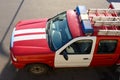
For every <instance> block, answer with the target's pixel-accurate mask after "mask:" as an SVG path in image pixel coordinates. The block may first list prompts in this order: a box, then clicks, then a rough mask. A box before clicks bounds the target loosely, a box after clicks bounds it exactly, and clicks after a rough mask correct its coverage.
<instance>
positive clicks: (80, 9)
mask: <svg viewBox="0 0 120 80" xmlns="http://www.w3.org/2000/svg"><path fill="white" fill-rule="evenodd" d="M76 12H77V14H78V15H80V14H87V9H86V7H85V6H77V7H76Z"/></svg>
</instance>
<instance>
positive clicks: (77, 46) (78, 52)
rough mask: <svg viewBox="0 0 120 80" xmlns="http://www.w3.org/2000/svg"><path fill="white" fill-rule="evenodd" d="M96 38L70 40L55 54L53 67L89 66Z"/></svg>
mask: <svg viewBox="0 0 120 80" xmlns="http://www.w3.org/2000/svg"><path fill="white" fill-rule="evenodd" d="M95 43H96V37H79V38H75V39H73V40H71V41H70V42H68V43H67V44H66V45H64V46H63V47H62V48H60V49H59V50H58V51H57V52H56V54H55V62H54V65H55V67H87V66H89V65H90V63H91V61H92V58H93V52H94V48H95Z"/></svg>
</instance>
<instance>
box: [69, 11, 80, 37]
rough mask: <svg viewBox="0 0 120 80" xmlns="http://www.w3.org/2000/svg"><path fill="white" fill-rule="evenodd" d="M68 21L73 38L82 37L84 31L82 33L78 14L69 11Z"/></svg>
mask: <svg viewBox="0 0 120 80" xmlns="http://www.w3.org/2000/svg"><path fill="white" fill-rule="evenodd" d="M67 20H68V25H69V29H70V32H71V35H72V37H73V38H75V37H78V36H81V33H82V31H81V26H80V24H79V23H80V21H79V18H78V15H77V14H76V12H75V11H73V10H68V11H67Z"/></svg>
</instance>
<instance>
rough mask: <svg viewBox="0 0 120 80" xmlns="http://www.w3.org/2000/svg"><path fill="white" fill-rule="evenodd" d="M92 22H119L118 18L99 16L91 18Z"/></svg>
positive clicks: (119, 18)
mask: <svg viewBox="0 0 120 80" xmlns="http://www.w3.org/2000/svg"><path fill="white" fill-rule="evenodd" d="M92 21H120V17H112V16H111V17H109V16H105V17H100V16H95V17H93V19H92Z"/></svg>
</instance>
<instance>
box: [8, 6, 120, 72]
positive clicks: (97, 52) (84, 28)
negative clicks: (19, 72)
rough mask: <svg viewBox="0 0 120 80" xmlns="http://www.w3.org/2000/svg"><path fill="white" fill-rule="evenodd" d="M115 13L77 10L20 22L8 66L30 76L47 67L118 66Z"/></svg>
mask: <svg viewBox="0 0 120 80" xmlns="http://www.w3.org/2000/svg"><path fill="white" fill-rule="evenodd" d="M119 13H120V10H115V9H86V7H85V6H77V7H76V9H75V10H67V11H65V12H63V13H60V14H58V15H56V16H55V17H53V18H50V19H48V18H45V19H35V20H23V21H20V22H19V23H18V24H16V27H15V28H14V30H13V33H12V37H11V44H10V50H11V59H12V63H13V64H14V65H15V67H16V68H24V67H27V69H28V70H29V71H30V72H32V73H34V74H42V73H46V72H47V71H48V69H49V67H54V68H63V67H90V66H93V67H96V66H113V65H119V64H120V50H119V48H120V15H119Z"/></svg>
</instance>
